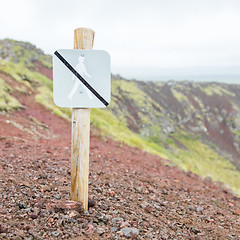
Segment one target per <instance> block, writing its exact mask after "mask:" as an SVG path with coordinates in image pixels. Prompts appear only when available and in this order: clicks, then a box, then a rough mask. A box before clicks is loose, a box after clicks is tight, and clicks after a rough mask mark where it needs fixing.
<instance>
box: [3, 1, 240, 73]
mask: <svg viewBox="0 0 240 240" xmlns="http://www.w3.org/2000/svg"><path fill="white" fill-rule="evenodd" d="M0 3H1V14H0V21H1V27H0V38H1V39H3V38H13V39H16V40H23V41H28V42H31V43H33V44H34V45H36V46H37V47H39V48H41V49H43V50H44V51H45V52H46V53H50V54H53V52H54V51H55V50H57V49H61V48H63V49H71V48H73V31H74V29H75V28H77V27H89V28H92V29H93V30H94V31H95V32H96V35H95V42H94V49H103V50H106V51H108V52H109V53H110V55H111V59H112V72H113V73H120V74H121V75H123V76H126V77H134V76H136V77H140V78H141V76H142V77H144V76H154V75H158V74H160V75H161V74H169V73H172V71H173V72H174V71H175V73H176V74H178V73H180V72H184V71H185V68H186V67H187V68H188V69H190V70H189V71H190V72H191V73H194V71H195V70H196V69H197V70H196V71H197V72H196V74H200V73H201V71H202V73H214V74H215V73H218V71H219V73H224V71H225V70H226V69H227V70H226V71H228V73H233V74H236V73H237V74H240V31H239V28H240V0H61V1H60V0H0ZM196 67H201V68H196ZM205 67H208V68H206V69H208V70H209V72H208V70H206V69H205ZM219 67H220V68H219ZM201 69H202V70H201ZM214 69H215V70H214ZM219 69H220V70H219ZM221 69H225V70H224V71H221ZM199 71H200V72H199ZM229 71H230V72H229ZM190 72H187V74H189V73H190ZM226 73H227V72H226Z"/></svg>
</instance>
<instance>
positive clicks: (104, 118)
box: [91, 109, 166, 158]
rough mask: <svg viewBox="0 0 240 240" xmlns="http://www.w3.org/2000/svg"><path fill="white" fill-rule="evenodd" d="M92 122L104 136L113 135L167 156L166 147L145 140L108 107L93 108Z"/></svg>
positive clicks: (145, 149)
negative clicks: (107, 108) (108, 109)
mask: <svg viewBox="0 0 240 240" xmlns="http://www.w3.org/2000/svg"><path fill="white" fill-rule="evenodd" d="M91 124H92V125H93V126H94V127H97V128H98V129H100V130H101V133H102V134H103V135H104V136H107V137H112V138H113V139H115V140H117V141H120V142H123V143H125V144H128V145H130V146H133V147H138V148H140V149H142V150H144V151H147V152H150V153H154V154H157V155H160V156H161V157H163V158H166V155H165V154H164V149H162V148H161V147H160V146H158V145H157V144H155V143H152V142H149V141H146V140H144V139H143V138H141V136H140V135H138V134H136V133H133V132H132V131H130V130H129V128H128V127H127V126H126V125H124V124H123V123H122V122H120V121H119V120H118V119H117V117H115V116H114V115H113V114H112V113H111V112H109V111H107V110H106V109H92V110H91ZM162 150H163V151H162Z"/></svg>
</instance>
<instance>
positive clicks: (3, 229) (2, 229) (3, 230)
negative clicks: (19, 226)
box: [0, 223, 7, 233]
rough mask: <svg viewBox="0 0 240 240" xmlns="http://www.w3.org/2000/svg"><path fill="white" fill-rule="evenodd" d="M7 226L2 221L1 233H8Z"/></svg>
mask: <svg viewBox="0 0 240 240" xmlns="http://www.w3.org/2000/svg"><path fill="white" fill-rule="evenodd" d="M6 232H7V227H6V226H4V225H3V224H1V223H0V233H6Z"/></svg>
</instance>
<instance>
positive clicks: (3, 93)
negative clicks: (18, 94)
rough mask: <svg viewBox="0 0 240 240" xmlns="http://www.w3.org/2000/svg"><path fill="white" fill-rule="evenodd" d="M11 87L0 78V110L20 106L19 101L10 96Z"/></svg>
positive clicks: (13, 108) (14, 108) (8, 109)
mask: <svg viewBox="0 0 240 240" xmlns="http://www.w3.org/2000/svg"><path fill="white" fill-rule="evenodd" d="M12 92H13V89H12V88H11V87H10V86H9V85H8V84H7V83H6V82H5V81H4V80H3V79H2V78H0V111H11V110H17V109H19V108H20V107H21V104H20V103H19V101H18V100H17V99H16V98H15V97H14V96H12V95H11V94H12Z"/></svg>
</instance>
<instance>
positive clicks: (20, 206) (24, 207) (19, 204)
mask: <svg viewBox="0 0 240 240" xmlns="http://www.w3.org/2000/svg"><path fill="white" fill-rule="evenodd" d="M18 207H19V208H20V209H26V208H27V205H26V204H25V203H24V202H20V203H18Z"/></svg>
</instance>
